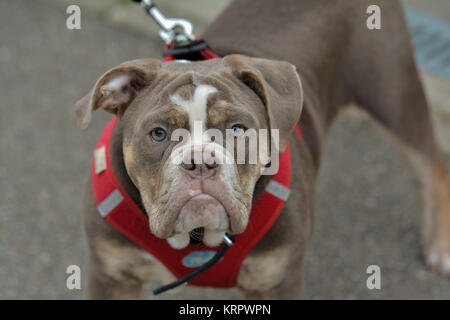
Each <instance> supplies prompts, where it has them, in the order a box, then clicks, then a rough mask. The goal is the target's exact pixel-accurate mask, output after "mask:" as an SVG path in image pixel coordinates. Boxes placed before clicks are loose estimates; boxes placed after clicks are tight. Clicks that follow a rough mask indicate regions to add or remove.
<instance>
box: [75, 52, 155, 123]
mask: <svg viewBox="0 0 450 320" xmlns="http://www.w3.org/2000/svg"><path fill="white" fill-rule="evenodd" d="M160 66H161V63H160V62H159V60H156V59H140V60H133V61H129V62H125V63H123V64H121V65H119V66H117V67H115V68H113V69H111V70H109V71H108V72H106V73H105V74H104V75H103V76H101V77H100V79H98V81H97V83H96V84H95V85H94V88H93V89H92V90H91V92H89V93H88V94H87V95H86V96H85V97H83V98H82V99H81V100H79V101H78V102H77V103H76V104H75V108H76V109H75V114H76V116H77V123H78V127H79V128H80V129H81V130H86V129H87V128H88V126H89V123H90V122H91V118H92V111H94V110H95V109H98V108H101V109H104V110H106V111H108V112H111V113H113V114H115V115H117V116H119V117H120V116H122V115H123V113H124V112H125V109H126V108H127V107H128V106H129V105H130V103H131V102H132V101H133V100H134V98H135V97H136V95H137V94H138V92H139V91H140V90H142V89H143V88H145V87H147V86H148V85H149V84H150V83H151V82H152V80H154V79H155V77H156V75H157V73H158V70H159V68H160Z"/></svg>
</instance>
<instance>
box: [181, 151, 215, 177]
mask: <svg viewBox="0 0 450 320" xmlns="http://www.w3.org/2000/svg"><path fill="white" fill-rule="evenodd" d="M195 156H196V155H195V153H192V154H191V157H190V159H188V161H184V162H183V163H181V164H180V167H181V168H182V169H183V170H184V171H185V172H186V173H187V174H189V175H190V176H191V177H192V178H210V177H212V176H214V175H215V174H216V173H217V171H218V170H219V167H220V165H219V164H217V163H216V162H215V161H214V160H211V161H208V163H205V162H204V161H201V163H196V162H198V161H195Z"/></svg>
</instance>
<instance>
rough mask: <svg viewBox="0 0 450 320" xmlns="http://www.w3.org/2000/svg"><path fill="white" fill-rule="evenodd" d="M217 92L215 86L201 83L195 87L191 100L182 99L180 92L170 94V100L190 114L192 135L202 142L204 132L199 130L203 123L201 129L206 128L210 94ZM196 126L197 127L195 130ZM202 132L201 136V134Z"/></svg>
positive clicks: (194, 138) (196, 140)
mask: <svg viewBox="0 0 450 320" xmlns="http://www.w3.org/2000/svg"><path fill="white" fill-rule="evenodd" d="M214 92H217V89H216V88H214V87H213V86H210V85H206V84H201V85H199V86H197V87H196V88H195V91H194V95H193V96H192V98H191V99H190V100H184V99H182V98H181V97H180V96H179V95H178V94H175V95H173V96H170V100H171V101H172V102H173V103H175V104H177V105H179V106H180V107H182V108H183V109H184V110H185V111H186V112H187V114H188V116H189V126H190V127H191V136H193V140H194V141H195V142H198V143H200V144H201V142H202V136H201V135H202V134H203V132H198V129H199V125H200V124H201V128H202V129H201V131H204V130H206V119H207V113H206V105H207V102H208V96H209V94H211V93H214ZM194 128H195V129H197V130H195V131H194ZM199 134H200V136H199Z"/></svg>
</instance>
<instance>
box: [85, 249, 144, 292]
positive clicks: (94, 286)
mask: <svg viewBox="0 0 450 320" xmlns="http://www.w3.org/2000/svg"><path fill="white" fill-rule="evenodd" d="M100 263H101V262H100V261H99V260H98V258H97V257H95V256H94V255H93V254H91V255H90V257H89V261H88V282H87V294H86V297H87V298H88V299H120V300H122V299H140V298H141V294H142V283H141V282H137V281H132V282H131V281H130V282H127V281H124V280H121V281H120V280H116V279H114V278H113V277H111V276H110V275H108V274H107V273H106V272H104V270H103V269H101V268H99V266H101V264H100Z"/></svg>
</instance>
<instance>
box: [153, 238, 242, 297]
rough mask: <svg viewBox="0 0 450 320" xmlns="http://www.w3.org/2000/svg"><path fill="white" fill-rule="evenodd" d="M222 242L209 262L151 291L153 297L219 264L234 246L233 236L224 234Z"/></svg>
mask: <svg viewBox="0 0 450 320" xmlns="http://www.w3.org/2000/svg"><path fill="white" fill-rule="evenodd" d="M223 240H224V243H223V245H222V246H221V247H220V249H219V250H218V251H217V252H216V254H215V255H214V257H212V258H211V259H210V260H208V261H207V262H205V263H204V264H202V265H201V266H200V267H199V268H198V269H196V270H194V271H192V272H191V273H189V274H187V275H185V276H184V277H182V278H180V279H177V280H175V281H174V282H171V283H169V284H166V285H164V286H162V287H159V288H157V289H155V290H153V294H154V295H158V294H160V293H163V292H165V291H167V290H170V289H173V288H176V287H178V286H181V285H182V284H184V283H186V282H188V281H189V280H191V279H193V278H195V277H196V276H198V275H199V274H201V273H203V272H205V271H206V270H208V269H209V268H211V267H212V266H213V265H215V264H216V263H217V262H219V261H220V259H222V257H223V256H224V255H225V253H226V252H227V250H228V248H229V247H231V246H232V245H233V244H234V236H230V235H228V234H225V235H224V236H223Z"/></svg>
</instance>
